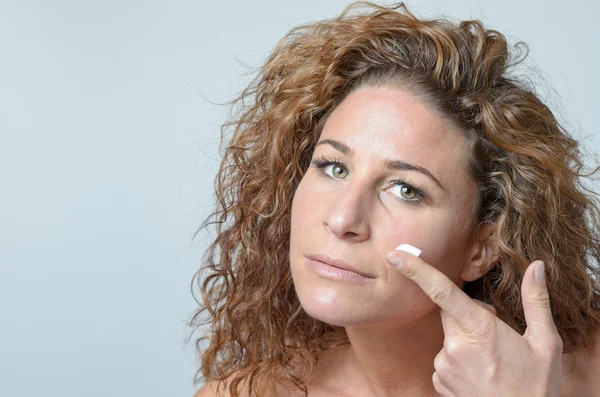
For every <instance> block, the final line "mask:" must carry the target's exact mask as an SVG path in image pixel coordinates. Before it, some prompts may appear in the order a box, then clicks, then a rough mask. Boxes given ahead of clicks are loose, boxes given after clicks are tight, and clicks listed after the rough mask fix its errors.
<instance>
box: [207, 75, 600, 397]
mask: <svg viewBox="0 0 600 397" xmlns="http://www.w3.org/2000/svg"><path fill="white" fill-rule="evenodd" d="M448 125H449V123H447V122H446V121H445V120H443V119H442V118H441V117H439V116H438V115H436V114H435V113H433V112H431V111H430V110H429V109H428V108H427V106H425V105H424V104H422V103H421V102H420V101H419V100H418V98H416V97H415V96H414V95H412V94H410V93H409V92H407V91H403V90H401V89H398V88H392V87H365V88H361V89H359V90H358V91H356V92H354V93H352V94H351V95H350V96H349V97H348V98H346V100H345V101H344V102H342V104H341V105H340V106H339V107H338V108H337V109H336V110H335V111H334V112H333V113H332V114H331V116H330V119H329V120H328V121H327V123H326V125H325V128H324V130H323V132H322V135H321V137H320V142H324V141H325V140H326V139H329V140H332V141H331V142H341V143H343V144H344V145H346V146H347V147H349V148H351V149H352V150H353V153H351V154H350V153H347V154H343V153H341V152H340V151H339V150H337V149H336V148H335V147H334V146H332V145H331V144H329V143H324V144H321V145H318V147H317V149H316V150H315V153H314V156H313V158H320V157H322V156H326V157H335V158H336V159H338V160H341V161H343V162H344V163H345V164H346V165H345V166H340V167H337V166H334V165H330V166H327V167H324V168H322V169H317V168H316V167H314V166H311V168H309V170H308V171H307V173H306V175H305V176H304V178H303V180H302V181H301V183H300V185H299V187H298V189H297V191H296V195H295V197H294V202H293V207H292V219H291V222H292V224H291V226H292V227H291V235H290V265H291V271H292V276H293V278H294V285H295V287H296V292H297V294H298V296H299V298H300V301H301V303H302V305H303V307H304V309H305V310H306V311H307V312H308V313H309V314H310V315H311V316H313V317H315V318H317V319H320V320H322V321H325V322H327V323H330V324H335V325H340V326H343V327H345V329H346V332H347V335H348V338H349V340H350V343H351V345H350V346H349V347H341V348H333V349H329V350H326V351H324V352H322V353H321V354H320V356H319V361H318V363H317V366H316V368H315V370H314V372H313V377H312V378H311V379H310V381H309V382H308V384H307V386H308V390H309V396H310V397H324V396H329V397H331V396H346V397H354V396H356V397H358V396H363V397H370V396H382V397H383V396H419V397H426V396H440V395H441V396H461V397H465V396H481V395H486V396H488V395H489V396H492V395H502V396H504V395H511V396H527V397H533V396H544V397H551V396H558V395H560V396H563V397H575V396H577V397H587V396H590V397H591V396H594V395H596V392H595V391H596V390H600V384H599V382H600V381H599V380H598V378H597V377H596V376H595V374H596V373H597V371H598V370H600V332H595V333H594V339H593V342H592V345H591V346H590V347H588V348H587V349H581V350H579V351H576V352H575V355H569V354H564V355H562V357H561V354H560V350H561V346H562V342H561V341H560V338H559V337H558V334H557V332H556V328H555V327H554V324H553V323H552V318H551V313H550V309H549V305H548V300H547V290H546V287H545V282H539V281H536V280H535V278H534V277H533V274H534V270H535V266H537V265H539V264H540V262H539V261H536V262H534V263H532V264H531V265H530V266H529V268H528V270H527V272H526V274H525V277H524V279H523V284H522V295H523V302H524V309H525V313H526V317H527V323H528V328H527V332H526V333H525V335H518V334H517V333H516V332H514V331H513V330H512V329H510V327H508V326H506V324H504V323H502V322H501V321H500V320H499V319H498V318H497V317H496V316H495V310H494V309H493V308H492V307H489V306H487V305H485V304H483V303H481V302H478V301H476V300H473V299H470V298H469V297H468V296H466V295H465V294H464V293H463V292H462V290H461V289H460V287H461V286H462V285H463V283H464V281H465V280H468V281H470V280H474V279H476V278H478V277H480V276H481V275H482V274H483V273H485V272H486V271H488V270H489V268H490V265H492V264H493V263H494V262H495V258H494V257H493V249H492V247H488V246H486V245H485V243H484V242H485V237H487V234H488V233H489V231H490V229H486V228H482V229H478V230H476V229H475V228H474V226H475V225H474V223H473V217H472V214H473V206H472V203H473V202H474V200H475V186H474V184H473V182H472V181H471V180H470V178H469V176H468V173H467V172H466V170H465V164H466V156H465V149H466V142H465V141H464V139H463V138H462V135H461V134H460V132H458V131H454V130H452V129H451V128H450V127H449V126H448ZM384 143H385V144H384ZM338 147H339V146H338ZM431 148H435V155H434V156H432V155H431V152H432V150H431ZM384 159H394V160H402V161H404V162H408V163H411V164H413V165H418V166H421V167H424V168H426V169H427V170H429V172H430V173H431V174H432V175H433V176H434V177H435V178H436V179H437V180H438V181H439V182H440V183H441V185H442V186H443V188H441V187H439V186H437V184H436V183H435V182H434V181H433V180H432V179H431V178H430V177H428V176H427V175H424V174H423V173H419V172H417V171H408V170H401V171H399V170H389V169H387V168H385V167H384V165H383V160H384ZM334 172H335V174H334ZM399 177H405V178H409V179H410V181H411V182H412V183H413V184H417V185H419V186H420V187H421V188H422V189H423V190H425V191H426V192H427V197H426V198H425V199H424V202H418V203H414V202H411V201H405V200H403V198H404V199H406V198H407V197H412V194H406V193H407V192H409V193H412V192H411V191H410V189H409V190H405V191H404V195H403V194H402V193H401V190H400V187H398V186H395V187H394V186H391V185H390V184H388V183H387V182H389V181H392V180H395V179H398V178H399ZM411 182H409V183H411ZM403 243H408V244H411V245H413V246H416V247H418V248H420V249H421V250H422V254H421V255H420V256H419V258H417V257H415V256H413V255H410V254H406V253H402V252H398V251H394V248H396V247H397V246H398V245H399V244H403ZM314 254H325V255H329V256H330V257H332V258H335V259H341V260H343V261H345V262H347V263H349V264H351V265H353V266H355V267H357V268H358V269H360V270H362V271H363V272H366V273H369V274H370V275H371V276H372V278H371V279H369V280H367V281H366V282H361V283H352V282H343V281H339V280H331V279H328V278H325V277H323V276H321V275H319V274H317V273H315V272H314V271H313V270H311V268H309V267H308V266H307V262H306V256H307V255H314ZM398 259H400V260H401V262H402V263H403V265H402V266H401V267H400V268H398V267H397V266H396V265H397V264H398ZM506 346H510V349H507V348H506ZM574 358H576V360H575V359H574ZM515 363H518V364H517V365H515ZM561 363H562V365H561ZM491 370H493V371H491ZM490 374H493V375H494V376H490ZM296 375H297V376H301V371H299V372H298V373H297V374H296ZM515 379H519V382H515ZM216 387H217V382H216V381H212V382H209V383H208V384H207V385H206V386H205V387H203V388H202V389H201V390H199V391H198V393H197V394H196V397H201V396H214V395H216ZM513 388H514V389H513ZM290 389H291V388H285V387H277V390H276V392H275V394H273V395H270V396H273V397H274V396H277V397H283V396H288V397H296V396H301V395H303V394H302V393H300V392H297V391H296V392H290ZM223 395H225V396H228V395H229V393H227V392H225V393H224V394H223Z"/></svg>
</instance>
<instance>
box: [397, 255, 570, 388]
mask: <svg viewBox="0 0 600 397" xmlns="http://www.w3.org/2000/svg"><path fill="white" fill-rule="evenodd" d="M387 258H388V261H389V262H390V263H392V264H393V265H394V266H396V267H398V268H399V270H400V271H401V272H402V274H404V275H405V276H406V277H408V278H410V279H411V280H412V281H414V282H415V283H416V284H417V285H419V286H420V287H421V288H422V289H423V291H425V293H426V294H427V295H428V296H429V297H430V298H431V300H433V301H434V302H435V303H436V304H437V305H438V306H439V307H440V308H441V310H440V314H441V319H442V325H443V328H444V347H443V348H442V350H441V351H440V352H439V353H438V355H437V356H436V358H435V360H434V367H435V372H434V373H433V385H434V386H435V389H436V390H437V391H438V392H439V393H440V394H441V395H442V396H452V397H483V396H485V397H491V396H502V397H506V396H511V397H519V396H523V397H558V396H559V395H560V379H561V362H562V360H561V358H562V347H563V343H562V340H561V338H560V336H559V334H558V331H557V330H556V326H555V325H554V321H553V320H552V313H551V311H550V300H549V296H548V290H547V288H546V281H545V277H544V264H543V262H541V261H535V262H533V263H531V264H530V265H529V267H528V268H527V271H526V272H525V275H524V277H523V282H522V284H521V294H522V297H523V308H524V310H525V320H526V322H527V329H526V331H525V333H524V334H523V335H519V333H517V332H516V331H515V330H513V329H512V328H511V327H510V326H508V324H506V323H505V322H503V321H502V320H500V319H499V318H498V317H497V316H496V310H495V309H494V308H493V307H492V306H490V305H488V304H486V303H483V302H481V301H478V300H476V299H471V298H470V297H469V296H468V295H467V294H465V293H464V292H463V291H462V290H461V289H460V288H459V287H458V286H457V285H456V284H454V283H453V282H452V281H451V280H450V279H449V278H448V277H446V275H444V274H443V273H441V272H440V271H439V270H437V269H436V268H434V267H433V266H431V265H429V264H427V263H426V262H424V261H423V260H421V259H420V258H418V257H416V256H414V255H411V254H408V253H405V252H398V251H394V253H390V254H388V257H387ZM534 274H535V275H538V277H537V278H536V277H535V275H534ZM539 277H541V279H540V278H539Z"/></svg>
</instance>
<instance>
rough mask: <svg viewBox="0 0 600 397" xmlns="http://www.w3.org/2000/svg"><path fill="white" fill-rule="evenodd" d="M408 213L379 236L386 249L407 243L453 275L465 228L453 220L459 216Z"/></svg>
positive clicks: (458, 265)
mask: <svg viewBox="0 0 600 397" xmlns="http://www.w3.org/2000/svg"><path fill="white" fill-rule="evenodd" d="M421 215H422V216H411V217H407V219H405V220H403V221H399V222H397V223H394V224H392V225H390V226H389V227H388V230H391V232H390V233H387V235H385V236H383V237H382V240H383V241H386V245H387V246H390V247H391V248H390V249H394V248H396V247H397V246H398V245H400V244H410V245H412V246H415V247H417V248H419V249H420V250H421V251H422V252H421V255H420V258H422V259H423V260H424V261H425V262H427V263H429V264H430V265H432V266H434V267H435V268H437V269H439V270H440V271H442V272H443V273H445V274H446V275H447V276H448V277H450V278H452V279H454V278H456V276H457V274H458V273H459V270H460V268H461V267H462V265H463V264H464V263H463V262H464V259H465V254H466V249H467V247H466V236H467V232H468V229H466V228H463V227H461V225H460V224H459V223H457V221H456V220H457V219H458V218H460V217H457V216H451V215H450V214H449V213H446V214H444V213H440V212H437V213H436V212H435V211H431V212H429V213H425V214H421Z"/></svg>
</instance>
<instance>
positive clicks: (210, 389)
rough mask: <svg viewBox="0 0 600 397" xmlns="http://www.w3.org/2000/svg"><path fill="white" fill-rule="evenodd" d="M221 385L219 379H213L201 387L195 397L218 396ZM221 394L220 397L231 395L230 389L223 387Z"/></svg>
mask: <svg viewBox="0 0 600 397" xmlns="http://www.w3.org/2000/svg"><path fill="white" fill-rule="evenodd" d="M218 387H219V381H216V380H211V381H209V382H207V383H206V384H205V385H204V386H202V387H201V388H200V390H198V391H197V392H196V394H194V397H217V389H218ZM220 390H221V394H220V396H219V397H221V396H222V397H229V391H227V390H225V388H223V387H221V388H220Z"/></svg>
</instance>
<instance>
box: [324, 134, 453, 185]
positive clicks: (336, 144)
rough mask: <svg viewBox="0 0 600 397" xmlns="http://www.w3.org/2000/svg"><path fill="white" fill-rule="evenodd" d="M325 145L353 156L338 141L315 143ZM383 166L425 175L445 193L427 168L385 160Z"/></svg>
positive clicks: (329, 140) (328, 140)
mask: <svg viewBox="0 0 600 397" xmlns="http://www.w3.org/2000/svg"><path fill="white" fill-rule="evenodd" d="M326 143H327V144H329V145H331V146H333V147H334V148H335V149H337V150H338V151H340V152H342V153H343V154H345V155H346V156H352V155H353V154H354V151H353V150H352V149H351V148H350V146H348V145H346V144H344V143H342V142H340V141H335V140H333V139H323V140H321V141H320V142H319V143H317V146H319V145H323V144H326ZM384 165H385V166H386V168H389V169H392V170H399V171H417V172H420V173H422V174H425V175H427V176H428V177H429V178H431V179H432V180H433V181H434V182H435V183H436V184H437V185H438V186H439V187H440V188H441V189H442V190H444V191H446V188H445V187H444V186H442V184H441V183H440V181H438V180H437V178H436V177H435V176H433V174H432V173H431V172H429V170H427V168H423V167H421V166H419V165H414V164H410V163H406V162H404V161H400V160H385V162H384Z"/></svg>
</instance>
